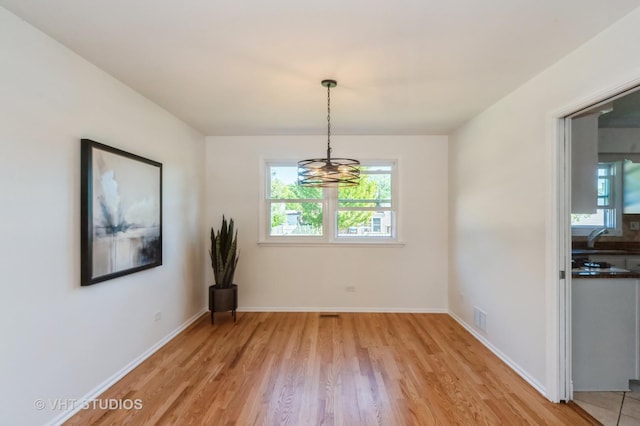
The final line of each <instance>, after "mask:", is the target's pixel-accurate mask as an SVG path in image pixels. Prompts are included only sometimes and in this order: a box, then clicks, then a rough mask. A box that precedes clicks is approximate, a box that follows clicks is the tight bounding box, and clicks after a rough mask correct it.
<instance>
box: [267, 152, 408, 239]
mask: <svg viewBox="0 0 640 426" xmlns="http://www.w3.org/2000/svg"><path fill="white" fill-rule="evenodd" d="M398 162H399V161H398V160H397V159H384V160H377V159H368V160H361V164H362V165H363V166H376V165H378V166H379V165H389V166H391V167H392V171H391V176H392V179H391V191H392V199H391V207H390V211H391V212H392V220H393V233H392V235H391V236H390V237H339V236H338V235H337V232H338V229H337V226H336V221H337V214H338V208H337V207H338V206H337V203H338V197H337V188H323V198H322V211H323V222H322V228H323V235H319V236H312V235H288V236H272V235H269V230H270V226H269V225H270V223H271V216H270V208H268V207H269V206H270V205H271V202H270V201H269V200H267V194H268V193H269V189H268V188H269V185H270V183H271V182H270V176H267V171H268V170H269V168H270V167H271V166H292V165H296V166H297V160H288V159H284V160H283V159H278V160H270V159H261V164H260V203H259V224H258V232H259V236H258V245H259V246H265V247H269V246H272V247H273V246H298V247H325V246H326V247H336V246H340V247H363V246H368V247H403V246H404V245H405V244H404V243H403V242H401V241H400V240H399V238H398V236H399V235H400V233H399V226H398V220H397V217H398V215H399V202H398V200H399V196H398V194H399V178H398V175H399V173H398ZM303 201H304V200H303ZM309 201H316V200H315V199H314V200H309ZM342 210H344V209H342ZM347 210H348V209H347Z"/></svg>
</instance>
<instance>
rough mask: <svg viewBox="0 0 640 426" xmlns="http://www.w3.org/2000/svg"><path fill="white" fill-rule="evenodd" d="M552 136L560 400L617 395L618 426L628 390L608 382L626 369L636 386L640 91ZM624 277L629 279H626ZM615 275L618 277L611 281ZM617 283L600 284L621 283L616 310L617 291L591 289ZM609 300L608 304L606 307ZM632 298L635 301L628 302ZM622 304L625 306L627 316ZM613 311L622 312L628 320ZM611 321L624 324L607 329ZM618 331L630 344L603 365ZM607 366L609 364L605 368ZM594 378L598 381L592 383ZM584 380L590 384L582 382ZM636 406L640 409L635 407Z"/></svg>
mask: <svg viewBox="0 0 640 426" xmlns="http://www.w3.org/2000/svg"><path fill="white" fill-rule="evenodd" d="M557 128H558V134H559V135H560V136H561V139H562V143H560V144H559V146H560V147H561V148H560V149H559V153H560V155H559V157H560V161H559V162H558V180H559V182H560V186H559V188H560V190H559V191H558V194H559V196H558V214H559V218H558V224H559V232H558V236H559V238H558V253H559V258H558V263H559V266H560V271H561V274H560V277H559V280H558V293H557V296H558V301H559V313H560V315H559V325H560V328H559V330H558V332H559V342H558V359H559V365H558V367H559V368H558V373H559V382H558V383H559V386H558V396H559V398H558V399H559V400H575V399H576V398H574V397H575V396H576V395H575V394H574V392H577V391H585V390H587V391H596V390H607V391H608V390H611V391H612V392H614V390H615V391H616V392H619V395H616V396H614V395H613V393H612V394H611V395H606V394H605V395H604V397H605V399H607V398H609V397H611V398H609V399H610V400H611V401H617V400H618V399H621V401H622V402H621V404H620V405H619V406H618V408H617V410H618V411H617V412H616V419H617V421H619V420H620V419H621V418H623V419H624V416H625V414H624V407H623V401H624V400H625V399H626V398H625V393H624V392H625V391H628V390H629V389H628V386H627V381H626V380H625V381H622V382H621V381H620V379H618V381H617V382H616V381H615V380H613V377H612V375H614V373H615V371H617V372H619V370H621V368H622V366H623V364H624V363H626V364H624V365H625V366H626V370H624V369H623V373H622V375H621V377H626V376H627V375H628V376H631V377H628V379H638V378H640V343H639V342H640V327H639V326H638V323H639V319H640V290H639V289H638V282H640V281H638V280H640V275H638V276H636V275H634V274H633V273H634V272H638V274H640V267H638V268H636V267H635V265H634V263H633V262H634V261H635V260H634V259H633V257H634V256H635V255H636V254H638V255H639V256H640V90H639V88H638V87H633V88H631V89H628V90H624V91H621V92H619V93H616V94H614V95H612V96H608V97H606V98H603V99H601V100H599V101H597V102H594V103H592V104H590V105H589V106H586V107H584V108H582V109H580V110H579V111H576V112H573V113H571V114H567V115H565V116H564V117H563V118H561V119H560V120H559V121H558V126H557ZM635 164H638V171H639V172H638V174H637V176H638V178H637V182H636V180H635V177H634V176H633V173H634V170H635ZM636 198H637V199H638V203H637V205H636V201H635V199H636ZM635 215H638V216H635ZM634 231H637V232H634ZM616 251H617V252H616ZM598 256H599V257H598ZM603 256H604V257H603ZM607 256H608V257H607ZM607 260H609V262H607ZM585 265H586V266H585ZM638 265H639V266H640V263H639V264H638ZM582 268H584V270H583V269H582ZM616 268H617V269H616ZM627 268H630V269H627ZM562 271H565V272H562ZM624 271H628V272H630V274H629V275H628V276H625V275H624ZM616 273H619V274H620V275H617V276H616V275H615V274H616ZM596 274H602V275H597V276H596ZM614 278H615V279H618V278H625V279H626V281H622V280H621V281H606V282H605V281H602V283H603V284H605V283H606V284H609V285H611V284H612V283H618V284H620V283H623V282H624V283H625V285H626V286H627V287H629V288H628V289H627V290H628V291H627V292H626V293H625V292H624V291H622V287H623V286H616V287H615V291H617V292H618V293H619V294H618V295H617V296H615V297H618V298H620V304H618V302H616V301H615V300H617V299H615V297H614V295H613V293H615V292H614V291H603V287H600V288H599V286H598V284H597V281H596V280H600V279H603V280H605V279H607V280H613V279H614ZM611 288H613V287H611V286H610V287H609V289H611ZM593 289H595V290H593ZM593 291H595V293H593ZM598 291H599V292H600V293H598ZM590 292H592V293H590ZM609 297H610V298H611V300H608V301H607V300H605V299H606V298H609ZM630 297H632V299H633V300H631V301H629V298H630ZM574 303H575V304H576V305H574ZM589 303H592V306H589V305H588V304H589ZM607 303H608V304H609V305H610V307H609V308H608V309H611V311H610V312H609V313H612V315H609V316H607V315H608V312H607V311H606V310H605V305H607ZM624 303H626V305H628V306H626V308H625V307H623V304H624ZM614 307H615V309H614ZM614 311H615V312H614ZM618 311H625V312H626V314H625V315H626V317H623V316H622V315H620V312H618ZM631 311H632V312H631ZM585 315H586V316H585ZM597 315H603V318H595V317H596V316H597ZM612 318H615V320H616V321H621V322H620V323H619V324H616V323H614V322H610V321H612ZM589 321H591V322H594V321H595V322H594V324H597V328H600V327H602V326H603V324H605V325H607V326H610V327H612V330H614V331H615V332H611V331H606V330H600V332H601V333H602V335H601V336H597V330H596V328H594V325H593V324H591V325H588V323H589ZM585 327H586V328H585ZM622 327H626V332H627V334H629V336H627V337H628V338H630V339H632V340H633V342H628V341H626V338H627V337H625V338H624V339H622V340H619V341H618V343H616V344H611V345H609V346H610V349H611V348H614V349H615V351H614V352H610V353H609V355H610V356H609V357H607V356H606V351H605V350H601V349H602V347H605V348H606V347H607V344H606V343H605V342H604V340H606V339H609V338H612V337H614V336H613V335H614V334H615V335H616V336H617V337H620V336H622V335H624V333H623V332H622V331H621V330H622ZM605 328H606V327H605ZM585 339H586V340H585ZM621 342H622V343H621ZM625 342H626V343H625ZM585 344H586V345H587V346H585ZM589 345H597V347H596V348H595V349H594V350H593V351H592V353H591V354H589V356H584V355H585V353H586V352H587V351H588V350H589ZM623 346H624V347H623ZM625 347H626V349H625ZM585 348H587V349H585ZM629 348H631V349H629ZM629 350H631V351H633V354H630V353H629V352H628V351H629ZM623 352H624V353H625V354H628V355H629V357H632V359H628V358H629V357H627V358H625V357H622V358H621V359H617V358H616V356H619V355H621V354H622V353H623ZM597 353H600V354H601V355H604V357H603V358H602V361H598V360H597V359H598V358H597V356H594V354H597ZM609 358H611V359H612V360H610V361H612V362H609V364H610V366H609V367H607V365H605V364H606V363H607V362H608V360H609ZM614 358H615V360H614ZM623 358H624V359H623ZM630 362H632V364H630ZM589 363H591V364H589ZM607 368H610V369H612V370H611V371H609V370H607ZM616 368H617V370H616ZM594 371H595V372H597V373H599V372H601V373H602V375H601V376H600V377H598V375H597V374H596V375H595V376H594V375H593V374H592V373H593V372H594ZM585 372H587V373H588V374H587V375H588V376H589V377H586V378H585ZM576 374H577V375H578V376H580V377H576ZM591 376H593V377H591ZM602 377H606V378H607V380H609V381H610V382H612V383H607V382H606V381H605V380H603V379H602ZM598 387H601V388H602V389H598ZM638 390H639V391H640V389H638ZM584 396H585V395H580V397H584ZM593 396H595V394H587V395H586V399H590V400H591V402H592V403H593V401H594V399H593V398H591V397H593ZM634 396H640V393H638V394H630V395H629V398H628V399H627V401H628V402H629V403H632V402H634V401H633V399H634ZM638 400H639V401H640V399H638ZM638 404H639V407H640V402H639V403H638ZM588 405H589V404H587V406H588ZM613 405H615V404H613ZM612 409H613V410H615V407H612ZM592 414H593V413H592ZM599 414H600V415H602V413H599ZM611 419H613V417H610V418H609V419H608V420H607V421H606V424H617V422H613V420H611ZM601 421H602V420H601ZM638 422H640V419H638ZM603 423H605V422H603Z"/></svg>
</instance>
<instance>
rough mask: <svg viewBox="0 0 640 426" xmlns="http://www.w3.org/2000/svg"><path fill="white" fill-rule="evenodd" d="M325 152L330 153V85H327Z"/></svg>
mask: <svg viewBox="0 0 640 426" xmlns="http://www.w3.org/2000/svg"><path fill="white" fill-rule="evenodd" d="M327 152H328V153H331V85H330V84H328V85H327Z"/></svg>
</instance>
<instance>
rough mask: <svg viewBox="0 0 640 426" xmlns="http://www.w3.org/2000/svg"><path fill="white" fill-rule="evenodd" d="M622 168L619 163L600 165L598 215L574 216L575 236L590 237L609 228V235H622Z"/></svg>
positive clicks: (573, 229) (572, 217) (573, 227)
mask: <svg viewBox="0 0 640 426" xmlns="http://www.w3.org/2000/svg"><path fill="white" fill-rule="evenodd" d="M621 175H622V167H621V165H620V163H619V162H615V163H598V181H597V185H598V191H597V192H598V202H597V209H596V213H593V214H572V215H571V228H572V233H573V234H574V235H588V234H589V233H590V232H591V231H593V230H594V229H597V228H607V229H608V231H607V234H608V235H622V176H621Z"/></svg>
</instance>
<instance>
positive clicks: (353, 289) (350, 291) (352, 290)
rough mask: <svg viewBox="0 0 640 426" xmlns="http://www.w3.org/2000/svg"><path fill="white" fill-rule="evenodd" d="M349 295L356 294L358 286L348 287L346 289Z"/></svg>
mask: <svg viewBox="0 0 640 426" xmlns="http://www.w3.org/2000/svg"><path fill="white" fill-rule="evenodd" d="M344 289H345V290H346V291H347V293H355V292H356V286H355V285H348V286H346V287H345V288H344Z"/></svg>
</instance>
